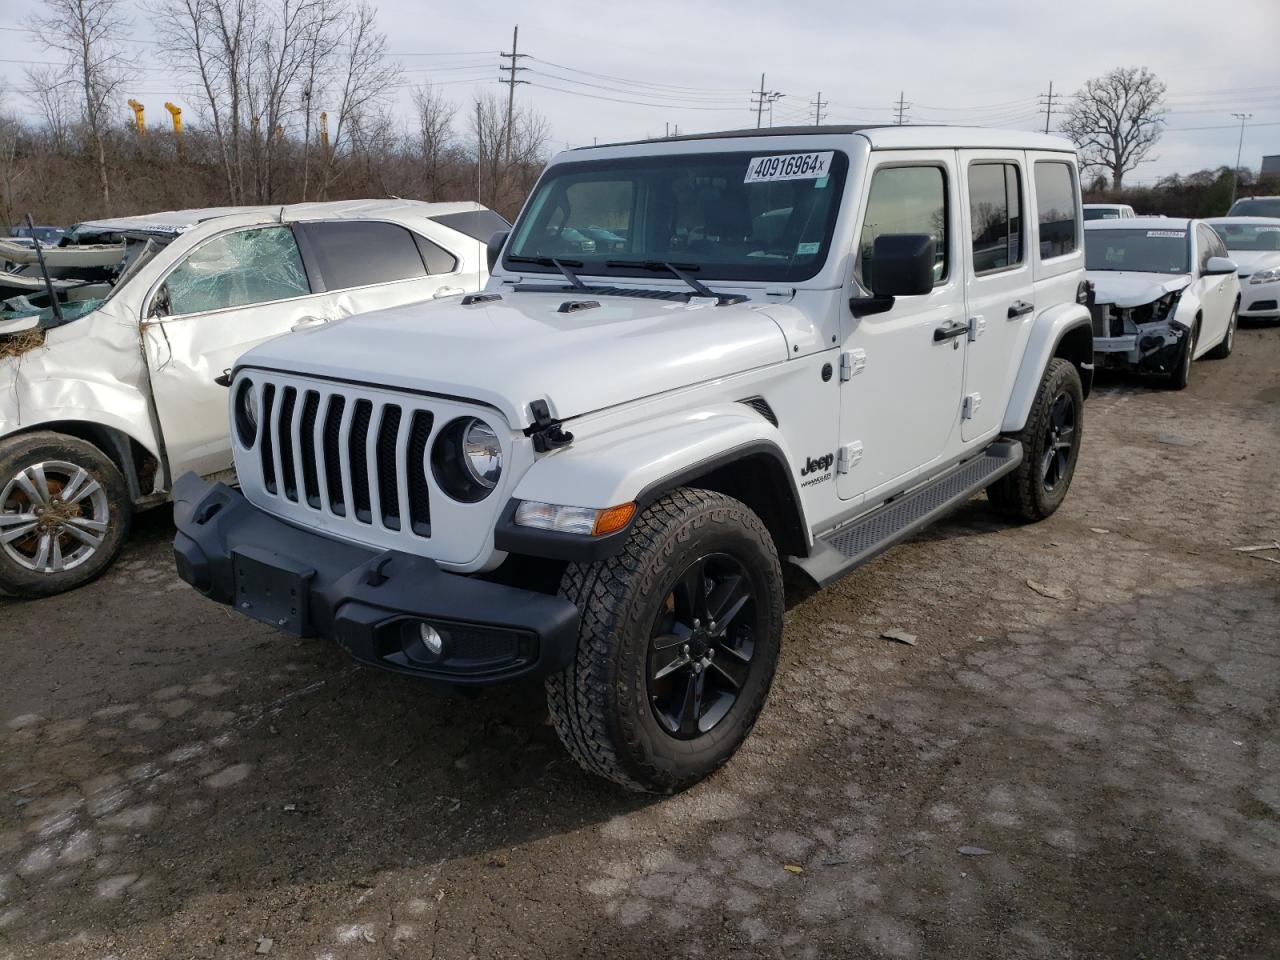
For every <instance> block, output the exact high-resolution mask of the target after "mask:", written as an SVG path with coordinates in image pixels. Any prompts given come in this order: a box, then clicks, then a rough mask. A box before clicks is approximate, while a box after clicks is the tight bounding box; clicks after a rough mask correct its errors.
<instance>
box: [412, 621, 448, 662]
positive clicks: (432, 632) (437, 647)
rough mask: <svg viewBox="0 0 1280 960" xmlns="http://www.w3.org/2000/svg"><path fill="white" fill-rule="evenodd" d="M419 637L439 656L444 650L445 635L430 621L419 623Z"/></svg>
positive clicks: (425, 645)
mask: <svg viewBox="0 0 1280 960" xmlns="http://www.w3.org/2000/svg"><path fill="white" fill-rule="evenodd" d="M418 639H420V640H421V641H422V645H423V646H424V647H426V648H427V649H428V650H430V651H431V653H432V654H434V655H435V656H437V657H438V656H440V654H441V653H442V652H443V651H444V636H443V635H442V634H441V633H440V631H439V630H437V629H436V628H435V627H433V626H432V625H431V624H429V623H420V624H418Z"/></svg>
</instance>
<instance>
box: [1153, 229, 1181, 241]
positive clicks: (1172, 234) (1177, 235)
mask: <svg viewBox="0 0 1280 960" xmlns="http://www.w3.org/2000/svg"><path fill="white" fill-rule="evenodd" d="M1186 235H1187V233H1186V231H1185V230H1148V231H1147V236H1148V237H1168V238H1169V239H1170V240H1181V239H1183V238H1184V237H1186Z"/></svg>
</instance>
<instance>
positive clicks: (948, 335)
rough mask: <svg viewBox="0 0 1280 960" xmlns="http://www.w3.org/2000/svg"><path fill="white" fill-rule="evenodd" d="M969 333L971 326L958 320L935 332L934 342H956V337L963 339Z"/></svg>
mask: <svg viewBox="0 0 1280 960" xmlns="http://www.w3.org/2000/svg"><path fill="white" fill-rule="evenodd" d="M968 332H969V325H968V324H967V323H961V322H960V321H958V320H956V321H953V322H951V323H949V324H947V325H946V326H945V327H937V328H936V329H935V330H934V331H933V342H934V343H942V342H943V341H945V340H954V339H955V338H956V337H963V336H965V335H966V334H967V333H968Z"/></svg>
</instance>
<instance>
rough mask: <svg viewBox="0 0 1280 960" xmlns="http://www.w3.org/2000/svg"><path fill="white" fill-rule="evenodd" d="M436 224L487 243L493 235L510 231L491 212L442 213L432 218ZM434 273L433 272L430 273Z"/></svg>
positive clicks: (506, 225) (509, 226)
mask: <svg viewBox="0 0 1280 960" xmlns="http://www.w3.org/2000/svg"><path fill="white" fill-rule="evenodd" d="M431 219H432V220H434V221H435V222H436V223H438V224H440V225H441V226H442V227H448V228H449V229H450V230H457V231H458V232H459V233H464V234H466V235H467V236H468V237H471V238H472V239H473V240H479V241H480V242H481V243H488V242H489V238H490V237H492V236H493V235H494V234H495V233H501V232H502V231H503V230H510V229H511V224H509V223H507V221H506V220H504V219H502V217H500V216H499V215H498V214H496V213H494V212H493V211H492V210H465V211H463V212H462V213H442V214H440V216H438V217H432V218H431ZM432 272H434V271H432Z"/></svg>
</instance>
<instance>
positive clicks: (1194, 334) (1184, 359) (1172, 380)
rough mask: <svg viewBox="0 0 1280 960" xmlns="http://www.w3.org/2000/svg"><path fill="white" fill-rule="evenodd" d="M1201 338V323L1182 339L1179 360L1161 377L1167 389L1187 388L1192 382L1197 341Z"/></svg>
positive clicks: (1161, 381) (1197, 323)
mask: <svg viewBox="0 0 1280 960" xmlns="http://www.w3.org/2000/svg"><path fill="white" fill-rule="evenodd" d="M1199 339H1200V323H1199V321H1197V322H1196V325H1195V326H1194V327H1192V328H1191V333H1190V335H1189V336H1187V337H1186V338H1185V339H1184V340H1183V341H1182V352H1181V353H1180V354H1178V362H1177V364H1176V365H1175V366H1174V368H1173V369H1172V370H1170V371H1169V372H1168V373H1166V374H1164V376H1162V377H1161V378H1160V383H1161V384H1162V385H1163V386H1164V388H1165V389H1166V390H1185V389H1187V384H1188V383H1190V382H1191V365H1192V364H1193V363H1194V362H1195V357H1196V341H1197V340H1199Z"/></svg>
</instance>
